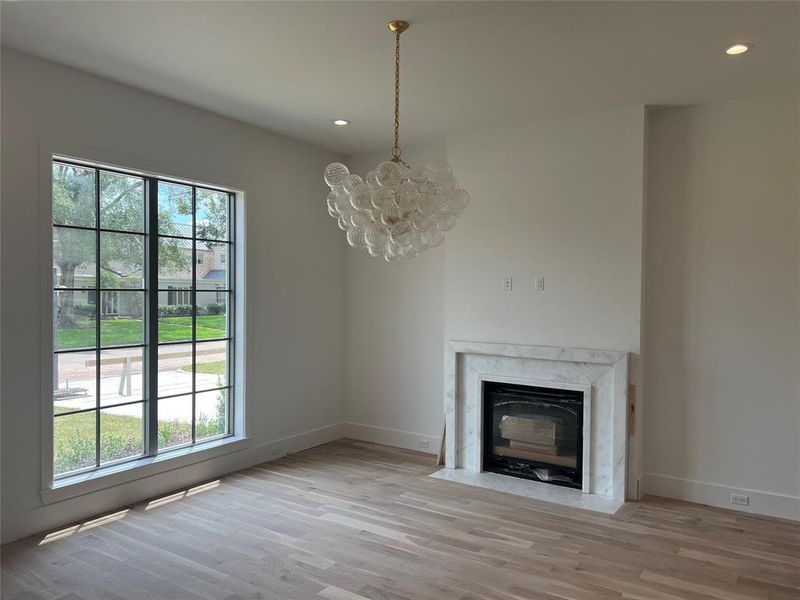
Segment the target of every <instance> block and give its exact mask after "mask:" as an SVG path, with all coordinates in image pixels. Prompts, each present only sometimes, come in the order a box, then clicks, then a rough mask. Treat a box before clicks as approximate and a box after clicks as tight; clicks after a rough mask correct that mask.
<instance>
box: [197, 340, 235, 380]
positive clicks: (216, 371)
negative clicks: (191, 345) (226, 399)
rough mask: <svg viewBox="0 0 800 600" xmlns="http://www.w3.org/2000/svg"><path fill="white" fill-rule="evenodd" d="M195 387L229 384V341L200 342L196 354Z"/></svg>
mask: <svg viewBox="0 0 800 600" xmlns="http://www.w3.org/2000/svg"><path fill="white" fill-rule="evenodd" d="M195 361H196V367H195V370H196V374H195V377H196V379H195V389H196V390H210V389H213V388H218V387H225V386H227V385H228V371H229V367H228V342H200V343H198V344H197V350H196V354H195Z"/></svg>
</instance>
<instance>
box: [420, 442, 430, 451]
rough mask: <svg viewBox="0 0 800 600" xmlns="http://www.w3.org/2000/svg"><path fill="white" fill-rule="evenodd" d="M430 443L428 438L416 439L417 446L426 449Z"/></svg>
mask: <svg viewBox="0 0 800 600" xmlns="http://www.w3.org/2000/svg"><path fill="white" fill-rule="evenodd" d="M430 446H431V443H430V442H429V441H428V440H417V448H422V449H425V450H427V449H428V448H430Z"/></svg>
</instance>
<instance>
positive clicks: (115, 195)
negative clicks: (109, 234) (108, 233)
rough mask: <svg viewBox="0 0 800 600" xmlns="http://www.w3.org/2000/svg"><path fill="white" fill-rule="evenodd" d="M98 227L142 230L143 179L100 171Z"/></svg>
mask: <svg viewBox="0 0 800 600" xmlns="http://www.w3.org/2000/svg"><path fill="white" fill-rule="evenodd" d="M100 227H101V228H103V229H118V230H120V231H144V179H142V178H141V177H136V176H134V175H123V174H121V173H109V172H107V171H101V172H100Z"/></svg>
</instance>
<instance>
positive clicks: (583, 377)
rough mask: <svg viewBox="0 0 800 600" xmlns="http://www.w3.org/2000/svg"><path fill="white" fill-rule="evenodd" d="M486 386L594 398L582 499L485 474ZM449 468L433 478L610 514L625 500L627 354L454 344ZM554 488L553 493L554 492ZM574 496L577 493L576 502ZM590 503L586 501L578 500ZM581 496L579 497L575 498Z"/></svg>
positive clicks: (448, 381)
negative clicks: (538, 388)
mask: <svg viewBox="0 0 800 600" xmlns="http://www.w3.org/2000/svg"><path fill="white" fill-rule="evenodd" d="M484 381H499V382H506V383H523V384H528V385H543V386H551V387H564V388H572V389H583V390H587V391H588V393H591V398H590V401H591V404H592V411H591V421H592V423H591V424H590V435H589V440H590V442H589V444H590V452H589V455H590V459H591V468H590V469H589V470H588V471H589V473H590V475H588V476H587V479H585V481H584V492H585V493H584V494H581V492H580V491H579V490H568V492H569V498H567V497H566V495H564V494H561V493H560V490H563V491H565V492H566V491H567V490H565V489H563V488H561V489H559V488H558V487H557V486H552V485H548V484H542V483H537V482H530V481H526V480H521V479H518V478H515V477H510V476H506V475H497V474H494V473H484V472H482V452H481V448H482V427H483V425H482V418H481V415H482V385H483V382H484ZM444 401H445V423H446V434H445V467H446V469H445V470H443V471H440V472H438V473H437V474H434V476H436V477H439V478H442V479H450V480H452V481H460V482H462V483H468V484H471V485H478V486H480V487H489V488H492V489H497V490H499V491H505V492H510V493H516V494H519V495H524V496H530V497H537V498H540V499H542V500H548V501H551V502H552V501H559V500H558V499H559V498H561V502H562V503H563V504H566V505H572V506H582V507H586V508H590V507H597V508H594V510H598V508H599V507H600V506H602V507H603V508H604V509H605V510H603V509H600V510H602V511H603V512H607V511H609V510H610V509H613V507H617V506H621V505H622V503H624V501H625V476H626V471H627V413H628V411H627V402H628V353H627V352H622V351H617V350H592V349H586V348H566V347H556V346H531V345H523V344H504V343H497V342H480V341H465V340H452V341H449V342H448V343H447V348H446V356H445V399H444ZM552 488H555V489H552ZM575 494H578V495H577V496H575ZM581 495H582V496H584V499H583V501H580V496H581ZM573 496H575V498H572V497H573Z"/></svg>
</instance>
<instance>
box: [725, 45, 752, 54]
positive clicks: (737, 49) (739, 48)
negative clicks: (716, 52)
mask: <svg viewBox="0 0 800 600" xmlns="http://www.w3.org/2000/svg"><path fill="white" fill-rule="evenodd" d="M752 48H753V44H734V45H733V46H728V47H727V48H725V54H728V55H730V56H736V55H737V54H744V53H745V52H747V51H748V50H750V49H752Z"/></svg>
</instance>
